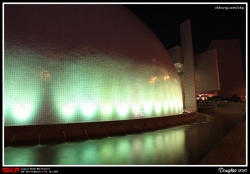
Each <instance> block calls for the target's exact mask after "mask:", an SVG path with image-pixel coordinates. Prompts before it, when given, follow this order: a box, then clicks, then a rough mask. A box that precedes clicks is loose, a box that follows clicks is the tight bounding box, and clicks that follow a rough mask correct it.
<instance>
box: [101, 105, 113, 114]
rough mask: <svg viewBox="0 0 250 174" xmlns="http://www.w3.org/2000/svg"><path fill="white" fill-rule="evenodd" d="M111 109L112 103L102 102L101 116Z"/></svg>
mask: <svg viewBox="0 0 250 174" xmlns="http://www.w3.org/2000/svg"><path fill="white" fill-rule="evenodd" d="M112 110H113V105H112V103H108V102H107V103H102V104H101V113H102V114H103V116H107V115H109V114H111V112H112Z"/></svg>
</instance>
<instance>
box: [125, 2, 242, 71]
mask: <svg viewBox="0 0 250 174" xmlns="http://www.w3.org/2000/svg"><path fill="white" fill-rule="evenodd" d="M125 6H126V7H127V8H128V9H130V10H131V11H132V12H133V13H134V14H135V15H137V16H138V17H139V18H140V19H141V20H142V21H143V22H144V23H145V24H146V25H148V27H149V28H151V30H152V31H153V32H154V33H155V34H156V35H157V36H158V38H159V39H160V40H161V42H162V43H163V45H164V46H165V47H166V48H167V49H168V48H171V47H173V46H175V45H177V44H178V45H180V46H181V41H180V24H181V23H183V22H185V21H186V20H188V19H189V20H190V21H191V29H192V37H193V48H194V54H195V55H196V54H199V53H202V52H205V51H207V49H208V47H209V45H210V42H211V41H212V40H217V39H239V40H240V46H241V54H242V60H243V67H244V68H245V61H246V11H247V10H246V3H245V4H166V3H165V4H126V5H125ZM217 7H220V9H216V8H217ZM223 7H225V8H227V9H225V8H224V9H222V8H223ZM230 7H233V8H235V9H229V8H230ZM244 68H243V69H244ZM244 71H245V70H244Z"/></svg>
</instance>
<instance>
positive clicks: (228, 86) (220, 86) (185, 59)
mask: <svg viewBox="0 0 250 174" xmlns="http://www.w3.org/2000/svg"><path fill="white" fill-rule="evenodd" d="M180 28H181V33H180V34H181V42H182V44H181V45H182V47H180V46H179V45H176V46H174V47H172V48H170V49H168V50H167V51H168V53H169V54H170V56H171V58H172V60H173V63H174V65H175V68H176V69H177V71H178V73H179V78H180V82H181V87H182V94H183V103H184V108H188V109H193V108H194V97H193V96H196V99H197V100H198V99H203V100H206V99H207V98H208V97H213V96H219V97H222V98H231V97H232V96H238V97H240V98H241V99H243V100H245V96H246V82H245V78H244V75H243V67H242V59H241V52H240V44H239V40H238V39H226V40H212V41H211V44H210V46H209V48H208V51H206V52H203V53H201V54H198V55H193V43H192V38H191V36H192V33H191V25H190V21H189V20H188V21H186V22H184V23H183V24H181V25H180ZM192 79H194V81H193V80H192ZM193 91H195V95H194V94H192V93H194V92H193ZM196 99H195V102H196ZM196 109H197V106H196Z"/></svg>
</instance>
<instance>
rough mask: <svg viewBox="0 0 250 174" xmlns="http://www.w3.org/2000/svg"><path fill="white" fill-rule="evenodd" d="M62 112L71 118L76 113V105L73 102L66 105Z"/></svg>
mask: <svg viewBox="0 0 250 174" xmlns="http://www.w3.org/2000/svg"><path fill="white" fill-rule="evenodd" d="M62 112H63V114H64V115H66V116H72V115H74V113H75V112H76V105H75V104H74V103H73V102H69V103H66V104H64V105H63V106H62Z"/></svg>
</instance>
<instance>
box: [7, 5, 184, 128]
mask: <svg viewBox="0 0 250 174" xmlns="http://www.w3.org/2000/svg"><path fill="white" fill-rule="evenodd" d="M17 14H18V15H17ZM4 15H5V17H4V20H5V28H4V29H5V31H4V125H5V126H14V125H36V124H56V123H77V122H96V121H111V120H126V119H134V118H148V117H157V116H166V115H173V114H179V113H181V112H182V109H183V104H182V91H181V85H180V81H179V77H178V74H177V72H176V70H175V67H174V65H173V62H172V61H171V58H170V57H169V55H168V53H167V52H166V50H165V48H164V47H163V46H162V44H161V42H160V41H159V39H158V38H157V37H156V36H155V35H154V34H153V33H152V31H151V30H150V29H149V28H148V27H147V26H146V25H145V24H144V23H142V22H141V21H140V20H139V19H138V18H137V17H136V16H135V15H134V14H132V13H131V12H130V11H128V10H127V9H126V8H125V7H123V6H117V5H70V6H69V5H5V12H4Z"/></svg>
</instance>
